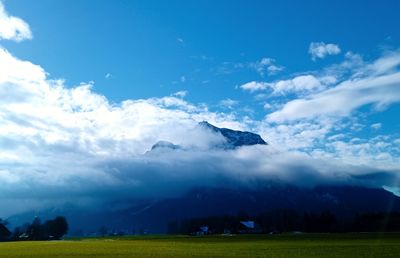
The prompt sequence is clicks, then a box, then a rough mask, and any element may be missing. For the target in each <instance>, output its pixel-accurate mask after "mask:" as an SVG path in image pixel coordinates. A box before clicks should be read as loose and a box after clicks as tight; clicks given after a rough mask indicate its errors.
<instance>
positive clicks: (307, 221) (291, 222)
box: [168, 210, 400, 234]
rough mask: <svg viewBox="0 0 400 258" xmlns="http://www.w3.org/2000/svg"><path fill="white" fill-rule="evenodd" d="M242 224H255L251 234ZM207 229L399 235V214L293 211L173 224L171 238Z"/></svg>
mask: <svg viewBox="0 0 400 258" xmlns="http://www.w3.org/2000/svg"><path fill="white" fill-rule="evenodd" d="M241 221H253V222H254V224H255V227H254V228H253V229H252V230H243V225H242V224H241V223H240V222H241ZM204 226H207V227H208V230H209V232H207V233H209V234H223V233H233V234H236V233H271V232H273V233H277V232H296V231H298V232H332V233H334V232H399V231H400V213H399V212H391V213H383V212H380V213H365V214H355V215H354V216H353V217H351V218H337V216H336V215H335V214H333V213H332V212H330V211H328V210H326V211H322V212H320V213H309V212H305V213H299V212H297V211H294V210H274V211H269V212H264V213H261V214H258V215H255V216H249V215H246V214H239V215H237V216H213V217H207V218H193V219H186V220H182V221H171V222H170V223H169V224H168V233H169V234H193V233H194V232H197V231H199V229H200V228H201V227H204Z"/></svg>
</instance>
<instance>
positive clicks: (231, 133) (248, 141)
mask: <svg viewBox="0 0 400 258" xmlns="http://www.w3.org/2000/svg"><path fill="white" fill-rule="evenodd" d="M199 126H200V127H203V128H205V129H207V130H211V131H213V132H215V133H220V134H221V135H222V136H223V137H224V138H225V139H226V141H227V142H226V144H224V146H222V147H224V148H226V149H234V148H236V147H240V146H245V145H247V146H248V145H256V144H261V145H267V144H268V143H267V142H266V141H264V140H263V138H261V136H260V135H258V134H255V133H251V132H246V131H237V130H232V129H229V128H219V127H216V126H214V125H212V124H210V123H209V122H207V121H202V122H200V123H199Z"/></svg>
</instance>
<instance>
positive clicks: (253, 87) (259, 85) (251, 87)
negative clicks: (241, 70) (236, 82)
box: [240, 81, 270, 92]
mask: <svg viewBox="0 0 400 258" xmlns="http://www.w3.org/2000/svg"><path fill="white" fill-rule="evenodd" d="M269 87H270V85H269V84H268V83H266V82H256V81H252V82H248V83H245V84H243V85H240V88H242V89H243V90H247V91H250V92H254V91H260V90H265V89H268V88H269Z"/></svg>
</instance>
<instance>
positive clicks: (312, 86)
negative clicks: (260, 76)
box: [240, 75, 334, 95]
mask: <svg viewBox="0 0 400 258" xmlns="http://www.w3.org/2000/svg"><path fill="white" fill-rule="evenodd" d="M322 80H323V81H324V82H325V83H332V81H334V78H331V77H327V76H326V77H323V78H322ZM240 88H242V89H243V90H245V91H250V92H255V91H262V90H267V89H271V90H272V94H275V95H281V94H287V93H295V94H303V93H309V92H315V91H318V90H321V89H323V88H324V85H323V84H322V83H321V81H320V80H319V79H318V78H316V77H315V76H313V75H299V76H296V77H294V78H293V79H289V80H280V81H275V82H255V81H252V82H248V83H245V84H243V85H241V86H240Z"/></svg>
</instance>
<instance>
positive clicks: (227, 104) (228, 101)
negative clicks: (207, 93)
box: [219, 98, 239, 108]
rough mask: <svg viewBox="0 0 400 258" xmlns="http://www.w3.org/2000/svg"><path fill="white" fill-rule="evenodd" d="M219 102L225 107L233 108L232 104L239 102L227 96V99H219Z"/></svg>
mask: <svg viewBox="0 0 400 258" xmlns="http://www.w3.org/2000/svg"><path fill="white" fill-rule="evenodd" d="M219 104H220V105H221V106H223V107H226V108H233V107H234V106H236V105H238V104H239V101H237V100H233V99H230V98H227V99H223V100H221V101H220V102H219Z"/></svg>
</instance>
